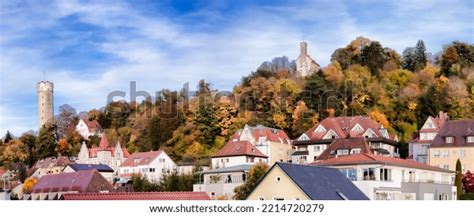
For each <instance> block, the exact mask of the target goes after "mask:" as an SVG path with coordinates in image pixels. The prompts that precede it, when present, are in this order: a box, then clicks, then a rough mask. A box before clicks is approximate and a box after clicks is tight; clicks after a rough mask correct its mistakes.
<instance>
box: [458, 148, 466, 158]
mask: <svg viewBox="0 0 474 216" xmlns="http://www.w3.org/2000/svg"><path fill="white" fill-rule="evenodd" d="M459 157H466V149H461V150H459Z"/></svg>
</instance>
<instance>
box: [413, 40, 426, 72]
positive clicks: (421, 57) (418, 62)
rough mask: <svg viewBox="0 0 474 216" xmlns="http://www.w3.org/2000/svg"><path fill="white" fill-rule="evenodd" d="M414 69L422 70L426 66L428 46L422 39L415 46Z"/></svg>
mask: <svg viewBox="0 0 474 216" xmlns="http://www.w3.org/2000/svg"><path fill="white" fill-rule="evenodd" d="M414 60H415V63H414V71H420V70H422V69H423V68H425V67H426V62H427V59H426V47H425V43H424V42H423V41H422V40H419V41H418V42H417V43H416V46H415V52H414Z"/></svg>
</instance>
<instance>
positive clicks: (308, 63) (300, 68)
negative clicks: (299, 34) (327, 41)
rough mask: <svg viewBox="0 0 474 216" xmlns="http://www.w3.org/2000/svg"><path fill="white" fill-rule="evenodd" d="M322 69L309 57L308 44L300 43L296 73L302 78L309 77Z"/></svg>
mask: <svg viewBox="0 0 474 216" xmlns="http://www.w3.org/2000/svg"><path fill="white" fill-rule="evenodd" d="M320 68H321V67H320V66H319V64H318V63H316V61H314V60H313V59H312V58H311V57H310V56H309V55H308V43H306V42H305V41H302V42H300V55H299V56H298V58H297V59H296V71H297V72H298V74H299V75H300V76H308V75H310V74H311V73H314V72H317V71H318V70H319V69H320Z"/></svg>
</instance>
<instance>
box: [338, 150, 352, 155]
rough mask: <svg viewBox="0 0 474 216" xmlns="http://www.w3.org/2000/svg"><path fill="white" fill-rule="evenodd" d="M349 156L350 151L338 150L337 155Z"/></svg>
mask: <svg viewBox="0 0 474 216" xmlns="http://www.w3.org/2000/svg"><path fill="white" fill-rule="evenodd" d="M348 154H349V149H338V150H337V155H348Z"/></svg>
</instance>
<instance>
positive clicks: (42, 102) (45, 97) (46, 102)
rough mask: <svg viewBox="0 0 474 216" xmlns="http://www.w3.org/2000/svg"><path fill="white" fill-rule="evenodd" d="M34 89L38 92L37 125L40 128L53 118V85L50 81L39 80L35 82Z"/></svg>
mask: <svg viewBox="0 0 474 216" xmlns="http://www.w3.org/2000/svg"><path fill="white" fill-rule="evenodd" d="M36 90H37V93H38V126H39V128H42V127H43V126H44V125H45V124H46V123H48V122H49V121H52V120H53V119H54V103H53V99H54V97H53V91H54V85H53V83H52V82H50V81H40V82H38V83H37V84H36Z"/></svg>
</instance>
